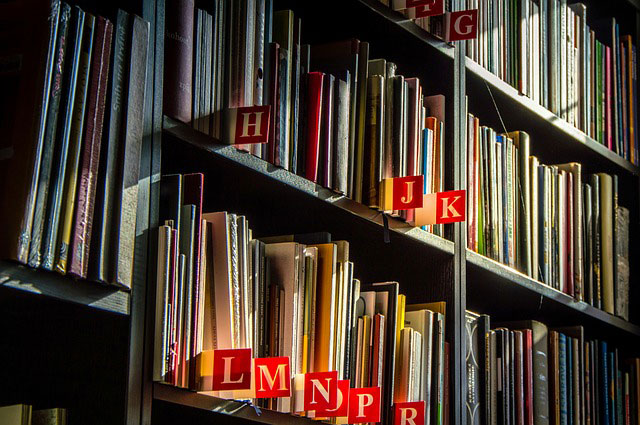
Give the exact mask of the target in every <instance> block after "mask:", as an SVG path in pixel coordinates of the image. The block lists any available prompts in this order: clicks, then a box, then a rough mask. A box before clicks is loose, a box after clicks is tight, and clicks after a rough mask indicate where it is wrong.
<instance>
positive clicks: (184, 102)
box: [163, 0, 195, 123]
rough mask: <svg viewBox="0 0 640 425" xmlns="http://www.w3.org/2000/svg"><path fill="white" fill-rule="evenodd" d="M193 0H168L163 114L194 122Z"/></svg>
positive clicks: (186, 121)
mask: <svg viewBox="0 0 640 425" xmlns="http://www.w3.org/2000/svg"><path fill="white" fill-rule="evenodd" d="M194 13H195V12H194V0H167V3H166V10H165V16H166V17H167V19H166V24H165V43H164V52H165V53H164V54H165V60H164V64H165V66H164V105H163V108H164V113H165V114H167V115H168V116H170V117H172V118H175V119H177V120H179V121H182V122H185V123H189V122H191V114H192V111H191V101H192V99H191V97H192V90H193V71H192V68H193V64H192V61H193V15H194Z"/></svg>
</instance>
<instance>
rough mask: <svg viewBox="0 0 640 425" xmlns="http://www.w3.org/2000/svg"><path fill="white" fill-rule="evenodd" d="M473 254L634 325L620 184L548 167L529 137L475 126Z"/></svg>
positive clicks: (470, 160) (574, 167) (471, 123)
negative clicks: (493, 261)
mask: <svg viewBox="0 0 640 425" xmlns="http://www.w3.org/2000/svg"><path fill="white" fill-rule="evenodd" d="M467 129H468V132H467V200H468V202H467V209H468V211H467V223H468V240H467V247H468V248H469V249H471V250H473V251H475V252H478V253H480V254H483V255H486V256H487V257H490V258H492V259H494V260H496V261H499V262H501V263H503V264H506V265H508V266H510V267H513V268H516V269H517V270H519V271H521V272H522V273H525V274H526V275H527V276H529V277H531V278H533V279H536V280H539V281H540V282H542V283H544V284H546V285H549V286H551V287H553V288H556V289H558V290H560V291H562V292H564V293H566V294H568V295H570V296H572V297H575V298H576V299H577V300H580V301H585V302H588V303H589V304H591V305H593V306H595V307H598V308H601V309H603V310H605V311H607V312H609V313H611V314H615V315H618V316H620V317H623V318H625V319H626V320H628V319H629V210H628V209H626V208H624V207H623V206H621V205H618V179H617V176H615V175H614V176H611V175H608V174H605V173H598V174H594V175H591V176H583V175H582V167H581V164H579V163H575V162H574V163H568V164H558V165H543V164H540V161H539V160H538V158H536V157H535V156H531V155H529V152H530V140H529V135H528V134H527V133H524V132H513V133H508V134H497V133H496V131H494V130H493V129H491V128H488V127H483V126H480V124H479V120H478V119H477V118H476V117H474V116H473V115H469V116H468V125H467Z"/></svg>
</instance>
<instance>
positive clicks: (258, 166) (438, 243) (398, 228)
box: [164, 116, 453, 255]
mask: <svg viewBox="0 0 640 425" xmlns="http://www.w3.org/2000/svg"><path fill="white" fill-rule="evenodd" d="M164 130H165V131H167V132H168V133H169V134H171V135H172V136H174V137H176V138H178V139H180V140H182V141H184V142H186V143H189V144H191V145H194V146H196V147H198V148H200V149H203V150H205V151H207V152H210V153H211V154H213V155H217V156H220V157H223V158H226V159H228V160H230V161H233V162H234V163H237V164H238V165H239V166H243V167H247V168H250V169H252V170H254V171H257V172H259V173H261V174H263V175H265V176H267V177H269V178H272V179H274V180H276V181H279V182H281V183H284V184H286V185H288V186H290V187H292V188H294V189H296V190H299V191H300V192H303V193H306V194H307V195H310V196H313V197H315V198H318V199H320V200H322V201H324V202H327V203H329V204H332V205H334V206H336V207H337V208H340V209H342V210H345V211H348V212H349V213H351V214H353V215H355V216H357V217H360V218H362V219H364V220H367V221H369V222H372V223H376V224H377V225H379V226H381V227H382V226H383V218H382V214H381V213H379V212H378V211H376V210H373V209H371V208H369V207H367V206H365V205H362V204H360V203H358V202H355V201H353V200H351V199H349V198H347V197H345V196H343V195H340V194H338V193H336V192H333V191H331V190H329V189H326V188H324V187H322V186H319V185H317V184H315V183H313V182H311V181H309V180H307V179H305V178H304V177H300V176H298V175H296V174H293V173H291V172H289V171H287V170H285V169H283V168H278V167H275V166H274V165H272V164H270V163H268V162H266V161H264V160H262V159H260V158H257V157H255V156H253V155H251V154H250V153H248V152H243V151H239V150H238V149H236V148H235V147H233V146H229V145H223V144H220V142H219V141H218V140H216V139H214V138H213V137H211V136H208V135H206V134H204V133H201V132H199V131H196V130H194V129H193V128H191V127H190V126H188V125H186V124H184V123H182V122H179V121H176V120H174V119H172V118H169V117H166V116H165V117H164ZM388 222H389V229H391V230H392V231H394V232H397V233H401V234H403V235H405V236H406V237H408V238H411V239H414V240H416V241H418V242H420V243H422V244H424V245H427V246H429V247H430V248H433V249H436V250H439V251H442V252H444V253H446V254H449V255H453V242H451V241H450V240H447V239H445V238H441V237H440V236H436V235H434V234H431V233H428V232H425V231H423V230H422V229H419V228H416V227H413V226H410V225H409V224H407V223H405V222H404V221H402V220H399V219H395V218H393V217H390V218H389V220H388Z"/></svg>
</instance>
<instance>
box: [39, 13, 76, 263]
mask: <svg viewBox="0 0 640 425" xmlns="http://www.w3.org/2000/svg"><path fill="white" fill-rule="evenodd" d="M84 17H85V13H84V11H82V9H80V8H79V7H78V6H76V7H74V9H73V12H72V19H71V22H72V27H71V29H70V30H69V35H70V37H69V40H68V42H67V43H68V46H69V47H68V49H67V51H68V53H67V55H68V58H67V60H66V65H65V70H64V79H63V83H62V85H63V90H64V95H63V97H62V100H61V107H60V110H61V115H60V119H59V123H60V124H61V127H59V128H58V132H57V134H56V135H55V137H56V148H55V151H54V157H53V163H52V170H51V178H50V180H49V186H50V188H49V191H50V195H49V197H48V198H49V199H48V202H47V211H46V215H47V216H46V218H45V225H44V232H43V237H42V244H43V246H42V267H43V268H45V269H47V270H53V268H54V265H55V264H54V263H55V260H56V253H57V249H56V248H57V242H58V233H59V232H58V229H59V223H60V218H61V210H62V196H63V193H64V180H65V173H66V170H67V157H68V154H69V140H70V137H71V126H72V124H73V108H74V105H75V96H76V87H77V84H76V83H77V80H78V69H79V67H80V54H81V48H82V34H83V30H84Z"/></svg>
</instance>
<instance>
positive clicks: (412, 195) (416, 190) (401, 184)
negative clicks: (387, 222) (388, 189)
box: [393, 176, 424, 210]
mask: <svg viewBox="0 0 640 425" xmlns="http://www.w3.org/2000/svg"><path fill="white" fill-rule="evenodd" d="M423 182H424V176H410V177H398V178H394V179H393V209H394V210H410V209H414V208H420V207H421V206H422V186H423V184H424V183H423Z"/></svg>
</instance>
